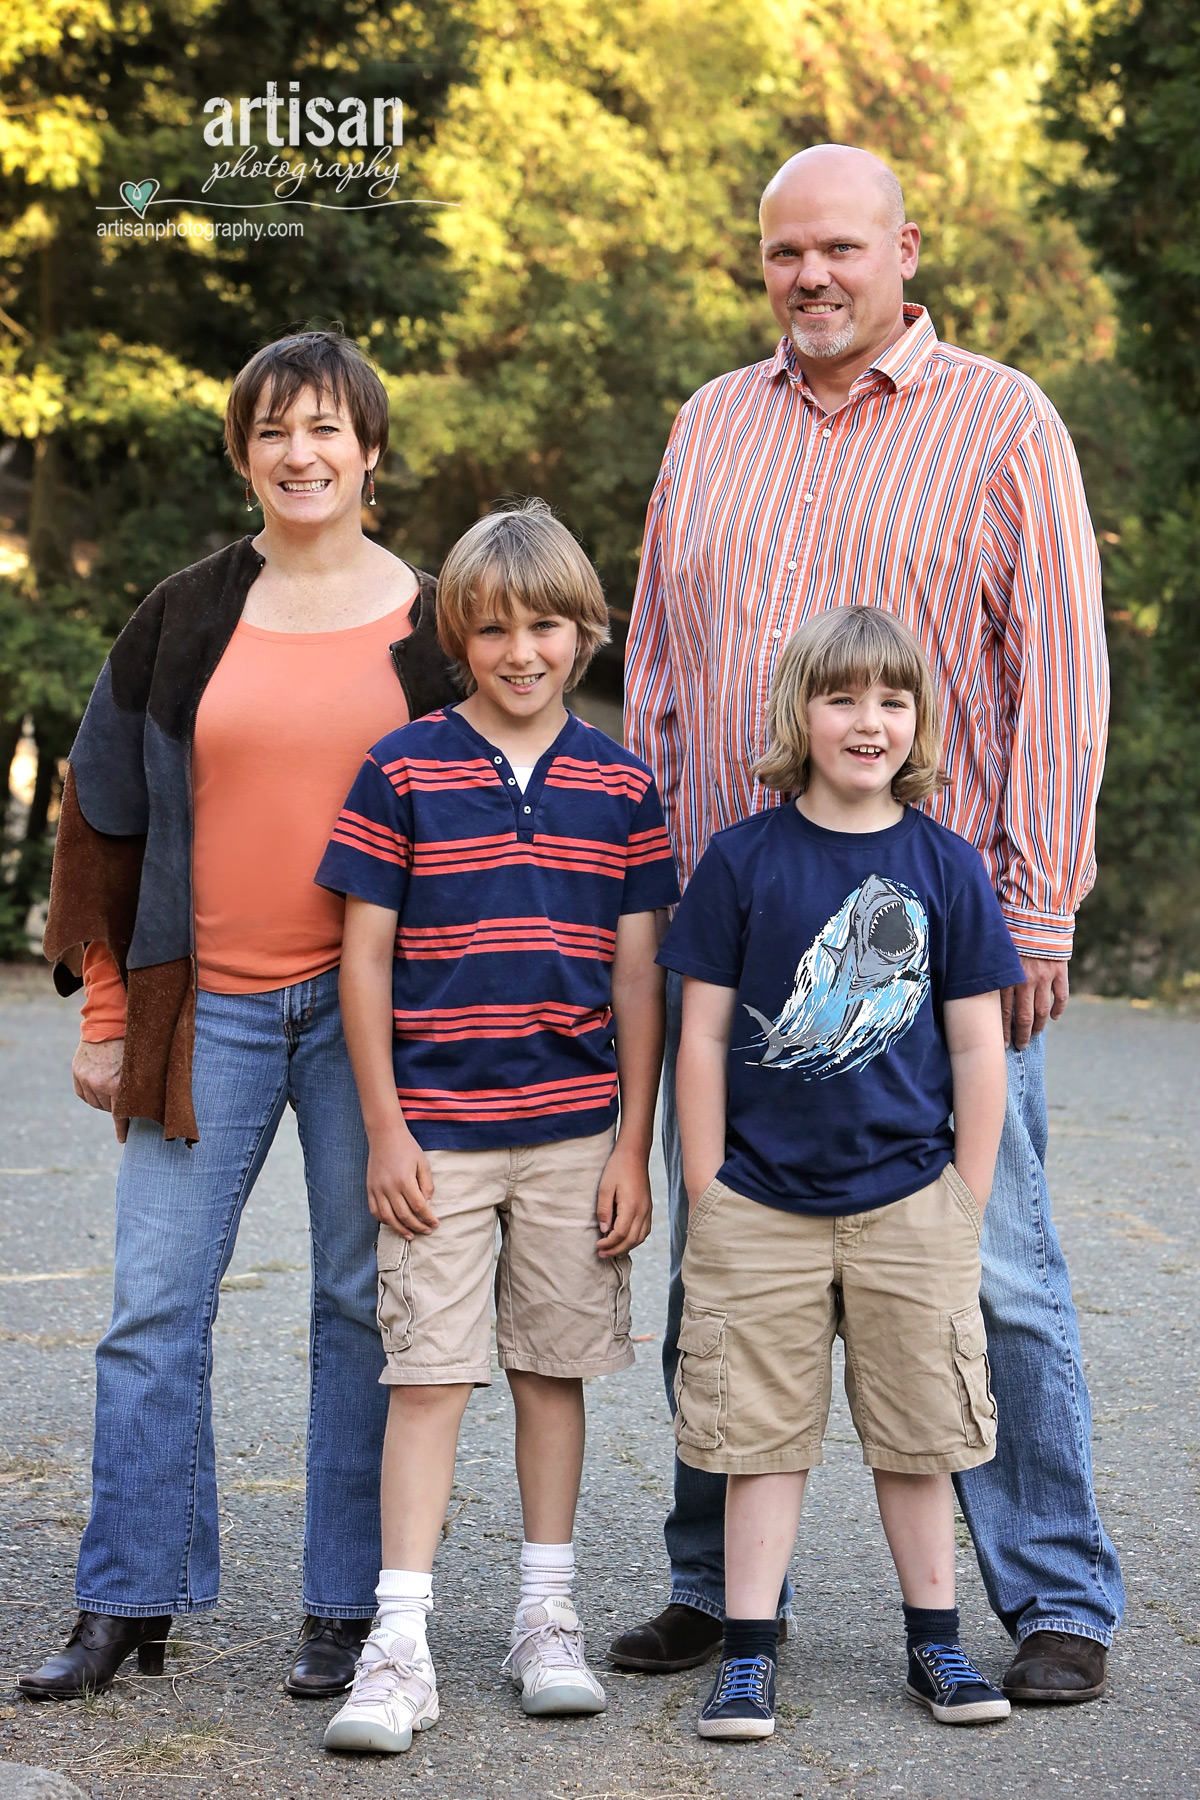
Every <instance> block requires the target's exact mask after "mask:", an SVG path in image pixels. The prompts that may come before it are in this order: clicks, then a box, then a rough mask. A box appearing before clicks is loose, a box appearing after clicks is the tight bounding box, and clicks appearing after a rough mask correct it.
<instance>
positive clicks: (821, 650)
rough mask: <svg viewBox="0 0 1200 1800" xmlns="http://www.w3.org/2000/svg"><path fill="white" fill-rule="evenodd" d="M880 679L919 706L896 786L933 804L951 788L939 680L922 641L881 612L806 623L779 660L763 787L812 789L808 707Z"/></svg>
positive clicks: (761, 764) (895, 791)
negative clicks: (944, 756) (940, 792)
mask: <svg viewBox="0 0 1200 1800" xmlns="http://www.w3.org/2000/svg"><path fill="white" fill-rule="evenodd" d="M877 681H882V682H884V683H885V684H886V686H888V687H891V688H904V689H907V691H908V692H909V693H910V694H911V695H912V697H913V699H914V700H915V701H916V710H917V729H916V733H915V735H914V737H913V746H912V751H911V752H910V754H909V757H908V760H907V762H906V763H905V764H904V767H903V768H902V769H900V770H898V771H897V773H896V775H895V777H894V779H893V781H892V796H893V798H894V799H896V800H899V801H901V802H908V801H914V800H928V799H929V797H930V795H931V794H936V793H937V792H938V790H939V789H940V788H944V787H946V786H948V785H949V777H948V776H947V775H946V774H945V772H944V771H943V769H942V768H941V766H940V764H941V756H942V721H941V715H940V713H939V709H938V699H937V692H936V690H935V688H934V685H933V675H932V673H931V671H930V668H929V664H928V662H927V661H926V659H925V652H924V651H923V650H922V648H921V646H920V644H919V643H918V642H917V639H916V638H915V637H914V636H913V634H912V632H911V631H910V630H909V629H908V626H907V625H905V624H904V623H903V622H902V621H901V620H900V619H898V618H897V617H896V615H895V614H894V613H890V612H886V611H885V610H884V608H883V607H881V606H835V607H831V608H830V610H829V611H828V612H821V613H817V614H816V616H815V617H814V618H811V619H809V620H808V621H807V622H806V623H805V624H803V625H802V626H801V627H800V629H799V631H798V632H797V633H796V635H795V637H794V638H792V639H791V640H790V642H789V643H788V644H787V646H786V647H785V649H784V652H783V655H782V656H781V657H780V659H779V667H778V668H777V669H776V671H775V680H774V682H773V683H772V686H771V700H770V712H769V723H768V729H769V743H768V748H767V751H766V753H765V755H763V756H761V757H760V758H759V760H758V761H757V762H756V763H755V765H754V773H755V775H757V777H758V779H759V781H761V782H762V785H763V786H764V787H768V788H776V789H778V790H780V791H781V792H783V793H790V794H802V793H803V792H804V789H805V788H806V787H807V785H808V774H809V761H808V759H809V737H808V703H809V701H810V700H815V699H817V698H818V697H819V696H820V695H821V694H834V693H838V692H839V691H840V690H841V689H843V688H860V687H872V686H874V684H875V682H877Z"/></svg>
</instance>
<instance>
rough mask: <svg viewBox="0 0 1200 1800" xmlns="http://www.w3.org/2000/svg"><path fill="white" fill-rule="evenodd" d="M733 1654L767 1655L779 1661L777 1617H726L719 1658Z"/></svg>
mask: <svg viewBox="0 0 1200 1800" xmlns="http://www.w3.org/2000/svg"><path fill="white" fill-rule="evenodd" d="M734 1656H769V1657H770V1659H771V1661H772V1662H778V1661H779V1620H778V1619H726V1621H725V1641H724V1644H723V1646H722V1649H721V1660H722V1661H723V1662H728V1661H729V1660H730V1658H731V1657H734Z"/></svg>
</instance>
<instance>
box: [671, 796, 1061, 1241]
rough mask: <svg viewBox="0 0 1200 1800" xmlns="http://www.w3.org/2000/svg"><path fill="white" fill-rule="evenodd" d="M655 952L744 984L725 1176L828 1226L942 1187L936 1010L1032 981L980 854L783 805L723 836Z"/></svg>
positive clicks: (942, 1085) (911, 831)
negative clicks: (818, 819) (818, 821)
mask: <svg viewBox="0 0 1200 1800" xmlns="http://www.w3.org/2000/svg"><path fill="white" fill-rule="evenodd" d="M658 960H659V962H660V963H662V964H663V965H664V966H665V967H666V968H668V969H678V970H679V971H680V972H681V973H682V974H684V975H694V976H696V977H697V978H698V979H699V980H700V981H708V982H712V983H713V984H714V985H715V986H717V987H730V988H736V989H737V1006H736V1010H735V1012H734V1020H733V1028H732V1031H731V1033H730V1039H729V1098H728V1109H727V1115H726V1118H727V1123H726V1135H725V1162H724V1164H723V1166H722V1168H721V1170H720V1178H721V1180H722V1181H723V1182H724V1183H725V1184H726V1185H727V1186H728V1187H731V1188H735V1189H736V1190H737V1191H738V1193H741V1194H748V1195H750V1196H751V1198H753V1199H755V1200H761V1201H763V1202H764V1204H766V1205H767V1206H777V1207H781V1208H783V1209H784V1210H787V1211H791V1212H801V1213H814V1214H818V1215H824V1216H836V1215H838V1214H842V1213H856V1212H868V1211H870V1210H871V1208H873V1207H876V1206H887V1205H889V1204H890V1202H892V1201H893V1200H901V1199H903V1198H904V1197H905V1195H907V1194H912V1193H916V1192H917V1190H918V1189H919V1188H923V1187H926V1186H927V1185H928V1184H929V1183H930V1182H931V1181H934V1180H936V1179H937V1177H938V1176H939V1175H940V1174H941V1172H942V1170H943V1169H944V1168H945V1166H946V1164H947V1163H948V1162H949V1161H950V1159H951V1156H952V1154H953V1150H954V1132H953V1130H952V1129H951V1125H950V1112H951V1108H952V1104H953V1096H952V1084H951V1076H950V1055H949V1051H948V1050H947V1048H946V1039H945V1034H944V1032H943V1028H942V1007H943V1005H944V1004H945V1002H946V1001H947V1000H961V999H964V998H966V997H967V996H968V995H970V994H986V993H990V992H991V991H992V990H993V989H994V988H1004V987H1013V986H1017V985H1019V984H1020V983H1022V982H1023V981H1024V979H1025V976H1024V972H1023V970H1022V968H1021V963H1020V960H1019V958H1018V956H1017V953H1016V951H1015V949H1014V948H1013V943H1012V939H1011V938H1010V936H1009V934H1008V927H1007V926H1006V924H1005V923H1004V917H1003V914H1002V913H1001V911H1000V905H999V902H998V901H997V899H996V896H995V893H994V892H993V890H992V887H991V884H990V882H989V880H988V875H987V870H986V868H985V866H984V862H983V858H982V857H981V856H980V854H979V852H978V851H977V850H976V849H975V848H974V846H973V845H971V844H968V843H967V841H966V839H965V838H961V837H959V836H958V835H957V834H956V833H955V832H953V831H947V830H946V828H945V826H943V825H938V824H936V823H935V822H934V821H933V820H932V819H929V818H927V817H926V816H925V814H924V813H921V812H916V811H914V810H913V809H912V808H911V807H908V808H906V809H905V813H904V817H903V818H902V819H900V820H899V821H898V823H897V824H895V825H892V826H889V827H888V829H887V830H885V831H871V832H863V833H853V832H844V831H826V830H824V829H823V828H822V827H821V826H819V825H814V824H812V823H811V821H810V820H808V819H806V818H805V817H804V816H803V814H802V813H801V812H800V811H799V810H798V808H797V807H796V806H794V805H785V806H780V807H775V808H773V809H772V810H771V811H769V812H763V813H756V814H755V815H754V816H753V817H752V818H749V819H744V820H743V821H742V823H741V824H740V825H733V826H731V827H730V828H729V830H728V831H720V832H718V833H717V835H716V836H715V837H714V838H713V840H712V842H711V844H710V845H709V847H708V849H707V850H706V851H705V853H704V855H703V857H702V858H701V860H700V863H699V866H698V867H697V869H696V873H695V874H694V875H693V876H692V879H691V881H690V882H689V883H688V886H687V891H686V893H685V894H684V897H683V900H682V901H681V903H680V906H679V909H678V911H677V913H676V915H675V920H674V923H673V924H672V926H671V929H670V931H669V932H668V934H667V937H666V941H665V942H664V944H663V947H662V950H661V951H660V953H659V957H658Z"/></svg>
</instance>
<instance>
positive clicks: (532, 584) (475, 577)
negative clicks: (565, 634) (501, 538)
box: [470, 545, 578, 625]
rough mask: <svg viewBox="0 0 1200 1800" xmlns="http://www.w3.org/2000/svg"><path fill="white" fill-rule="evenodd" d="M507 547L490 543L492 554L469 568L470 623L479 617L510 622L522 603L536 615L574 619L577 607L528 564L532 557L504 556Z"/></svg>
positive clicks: (541, 617) (478, 619) (536, 569)
mask: <svg viewBox="0 0 1200 1800" xmlns="http://www.w3.org/2000/svg"><path fill="white" fill-rule="evenodd" d="M505 548H507V546H505V547H501V546H499V545H494V546H490V550H491V554H489V555H488V556H487V557H486V558H485V559H484V560H482V561H481V562H480V564H479V566H478V567H477V568H476V569H475V570H473V571H472V574H471V583H470V613H471V622H472V624H476V623H478V622H479V621H480V620H481V619H488V620H495V622H496V623H497V624H498V625H511V624H513V623H514V621H515V619H516V616H517V607H518V606H522V607H524V608H525V610H526V611H527V612H531V613H533V614H534V616H535V618H539V619H547V618H552V617H554V616H556V615H557V616H558V617H561V618H566V619H570V618H574V617H575V614H576V612H577V610H578V609H577V607H574V606H572V605H571V604H570V602H569V601H568V600H567V598H566V596H565V595H564V594H563V593H562V592H561V591H560V590H559V589H558V588H557V587H556V586H555V585H553V584H552V583H551V582H549V581H547V580H546V578H545V574H544V572H543V571H542V570H540V569H538V568H536V567H531V566H530V564H531V561H532V559H530V558H527V557H524V556H521V555H519V554H518V555H516V556H513V555H511V554H510V555H505V554H504V550H505Z"/></svg>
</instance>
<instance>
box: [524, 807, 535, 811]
mask: <svg viewBox="0 0 1200 1800" xmlns="http://www.w3.org/2000/svg"><path fill="white" fill-rule="evenodd" d="M525 811H526V812H532V811H533V808H532V807H531V806H527V807H526V808H525Z"/></svg>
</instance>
